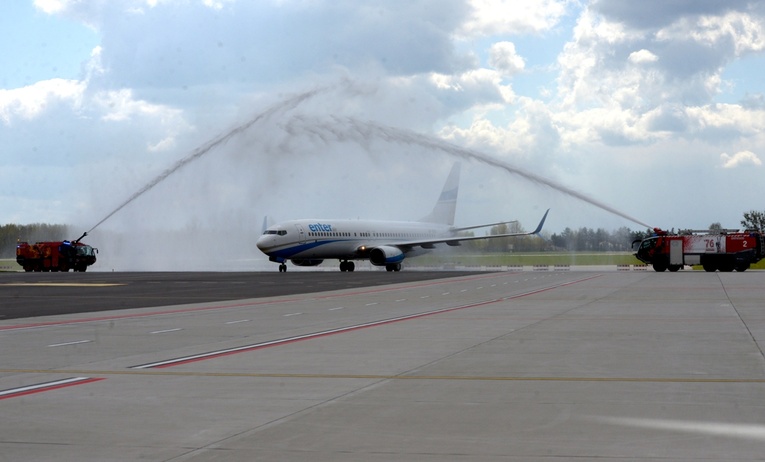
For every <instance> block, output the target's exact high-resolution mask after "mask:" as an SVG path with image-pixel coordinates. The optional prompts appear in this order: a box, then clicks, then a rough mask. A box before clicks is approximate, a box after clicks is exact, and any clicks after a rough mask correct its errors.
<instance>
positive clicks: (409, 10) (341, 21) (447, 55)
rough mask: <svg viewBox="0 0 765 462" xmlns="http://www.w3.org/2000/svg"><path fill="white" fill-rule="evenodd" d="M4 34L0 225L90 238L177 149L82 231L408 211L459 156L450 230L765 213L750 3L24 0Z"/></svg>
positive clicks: (686, 221)
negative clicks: (69, 228) (42, 225)
mask: <svg viewBox="0 0 765 462" xmlns="http://www.w3.org/2000/svg"><path fill="white" fill-rule="evenodd" d="M0 26H1V27H2V30H3V37H4V38H3V40H2V41H0V140H2V143H0V160H2V170H1V171H0V223H34V222H46V223H65V224H72V225H73V226H75V227H76V228H77V229H80V228H81V229H83V230H87V229H90V228H91V227H92V226H94V225H95V224H96V223H98V222H99V221H100V220H102V219H103V218H104V217H106V216H107V215H108V214H110V213H111V212H112V211H114V209H115V208H117V207H119V206H120V205H121V204H122V203H123V202H124V201H125V200H126V199H128V198H130V197H131V195H133V194H134V193H136V192H137V191H140V190H141V189H142V188H145V187H146V186H147V185H149V184H150V183H152V182H153V180H154V179H156V178H158V177H159V176H160V175H162V174H163V172H166V171H167V170H168V169H171V168H172V167H173V166H174V165H178V164H177V163H178V162H179V161H181V160H182V159H184V158H189V156H193V157H194V160H193V161H191V162H188V163H186V164H185V165H184V166H182V168H180V169H179V170H178V171H177V172H176V173H174V174H172V175H170V176H167V178H166V179H164V180H163V181H160V182H159V183H158V184H157V186H156V187H153V188H150V189H149V190H148V191H147V192H146V193H145V194H142V195H141V196H140V197H138V198H137V199H136V200H135V201H133V202H131V203H130V204H128V205H127V206H126V207H124V208H123V209H121V210H120V211H119V212H118V213H116V214H114V215H113V216H112V217H110V218H109V219H108V220H106V221H105V222H104V223H103V224H102V225H99V227H98V229H103V230H104V232H106V231H109V230H111V231H120V232H125V233H131V234H132V233H141V232H144V231H146V230H150V229H163V230H192V231H194V230H200V229H205V230H212V231H214V232H216V233H217V234H216V235H217V236H218V239H221V240H229V235H227V234H226V233H227V232H230V233H232V234H231V236H237V237H238V235H236V234H233V233H234V232H235V231H243V230H249V229H251V228H257V230H259V228H260V222H261V221H262V219H263V216H264V215H266V214H268V215H271V216H273V217H275V218H276V219H288V218H296V217H306V216H332V217H338V218H348V217H350V218H352V217H362V218H385V219H405V220H409V219H417V218H419V217H420V216H423V215H425V214H427V212H428V211H429V209H430V207H431V205H432V202H433V201H434V200H435V198H436V197H437V196H438V192H439V190H440V187H441V184H442V182H443V180H444V179H445V177H446V174H447V173H448V170H449V168H450V166H451V164H452V163H453V162H454V161H455V160H457V157H455V155H454V154H455V152H457V154H460V153H461V154H462V163H463V175H462V187H461V190H460V204H459V206H458V212H457V222H458V223H457V224H461V225H470V224H475V223H480V222H491V221H497V220H501V219H514V218H517V219H520V220H521V221H522V222H523V223H524V225H525V226H526V227H527V228H533V226H534V225H535V222H536V220H538V218H539V216H541V213H542V212H543V211H544V209H546V208H548V207H551V208H552V209H553V211H552V212H551V214H550V220H549V225H548V231H550V232H560V231H561V230H563V229H564V228H565V227H567V226H570V227H572V228H578V227H581V226H589V227H593V228H598V227H604V228H606V229H616V228H618V227H621V226H627V227H630V228H632V229H642V228H643V225H644V224H649V225H651V226H659V227H664V228H672V227H677V228H701V227H705V226H707V225H709V224H710V223H713V222H720V223H722V224H723V226H726V227H735V226H738V224H739V221H740V219H741V217H742V214H743V212H745V211H748V210H753V209H754V210H763V209H765V200H763V197H765V194H764V191H763V190H764V189H765V182H763V181H762V179H763V169H765V167H764V166H763V165H762V162H763V159H765V137H764V136H763V126H765V59H764V57H763V48H765V4H764V3H763V2H753V1H742V0H729V1H726V2H720V1H716V0H675V1H671V2H667V1H665V0H645V1H642V2H624V1H620V0H594V1H576V0H505V1H502V0H437V1H436V0H432V1H412V0H406V1H398V0H391V1H385V2H379V1H378V2H364V1H356V0H352V1H351V0H332V1H322V0H315V1H309V0H272V1H268V0H263V1H256V2H253V1H244V0H109V1H106V0H92V1H90V0H36V1H27V2H24V1H17V2H11V3H10V4H9V5H6V6H5V7H4V11H3V15H2V16H0ZM237 128H240V129H241V130H238V131H236V132H235V133H233V134H232V136H230V137H226V135H227V134H228V133H229V132H230V131H231V130H233V129H237ZM211 145H212V147H210V146H211ZM208 147H210V149H209V150H207V148H208ZM450 147H455V148H457V149H456V151H455V149H450ZM202 151H204V152H202ZM471 153H472V154H478V155H479V156H486V157H489V158H492V159H497V160H499V161H501V162H502V163H504V164H506V165H508V166H510V167H511V168H510V169H509V170H508V169H501V168H497V167H490V166H488V165H486V164H485V163H482V162H481V161H479V160H475V159H473V160H471V159H470V157H471ZM513 169H517V170H520V171H523V172H531V173H533V174H534V175H538V176H541V177H543V178H545V179H547V180H549V182H550V183H552V184H553V187H551V186H550V185H540V184H539V183H538V182H534V181H530V180H528V179H527V178H525V177H524V176H522V175H518V174H517V173H513V172H512V171H511V170H513ZM556 185H559V186H561V187H562V188H568V189H570V190H574V191H577V192H580V193H582V194H584V195H586V196H588V197H592V198H594V199H596V200H598V201H601V202H604V203H606V204H608V205H609V206H611V207H613V208H614V209H616V210H618V211H621V212H623V214H624V215H626V216H627V218H625V217H623V216H618V215H614V214H612V213H610V212H606V211H603V210H601V209H599V208H597V207H595V206H593V205H591V204H587V203H586V202H583V201H581V200H578V199H572V198H571V197H569V196H567V195H566V194H565V193H563V192H560V191H559V190H558V189H556V188H555V187H554V186H556Z"/></svg>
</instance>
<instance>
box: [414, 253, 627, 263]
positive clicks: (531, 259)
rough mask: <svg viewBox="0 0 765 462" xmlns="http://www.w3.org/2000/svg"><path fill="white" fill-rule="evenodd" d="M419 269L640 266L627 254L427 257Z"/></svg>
mask: <svg viewBox="0 0 765 462" xmlns="http://www.w3.org/2000/svg"><path fill="white" fill-rule="evenodd" d="M415 261H416V262H417V264H421V265H443V264H455V265H464V266H513V265H521V266H533V265H548V266H554V265H572V266H573V265H581V266H592V265H641V264H642V263H641V262H640V260H638V259H637V258H635V256H634V255H633V254H632V253H629V252H587V253H584V252H542V253H504V254H447V255H444V254H442V255H438V254H431V255H425V256H422V257H417V259H416V260H415Z"/></svg>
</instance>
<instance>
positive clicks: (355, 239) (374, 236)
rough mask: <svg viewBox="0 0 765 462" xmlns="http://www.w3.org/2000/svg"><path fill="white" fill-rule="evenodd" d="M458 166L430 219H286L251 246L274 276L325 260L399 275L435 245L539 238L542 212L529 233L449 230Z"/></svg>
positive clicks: (344, 266)
mask: <svg viewBox="0 0 765 462" xmlns="http://www.w3.org/2000/svg"><path fill="white" fill-rule="evenodd" d="M459 176H460V164H459V163H455V164H454V166H453V167H452V170H451V172H450V173H449V176H448V177H447V179H446V183H445V184H444V188H443V190H442V191H441V195H440V197H439V198H438V201H437V202H436V205H435V206H434V207H433V210H432V211H431V213H430V214H429V215H427V216H426V217H424V218H422V219H421V220H419V221H416V222H408V221H372V220H347V219H345V220H331V219H302V220H291V221H285V222H282V223H278V224H275V225H272V226H267V223H268V220H269V219H268V218H266V219H265V220H264V222H263V223H264V224H263V227H264V231H263V234H262V235H261V236H260V237H259V238H258V240H257V242H256V245H257V246H258V249H260V251H261V252H263V253H264V254H266V255H267V256H268V259H269V260H270V261H272V262H276V263H279V272H280V273H281V272H286V271H287V264H286V262H287V260H290V261H291V262H292V264H294V265H296V266H317V265H320V264H321V263H322V262H323V261H324V260H326V259H337V260H339V261H340V271H344V272H345V271H349V272H350V271H353V270H354V269H355V266H356V265H355V264H354V260H369V262H370V263H371V264H372V265H375V266H380V267H382V266H384V267H385V269H386V270H387V271H401V262H402V261H404V258H407V257H416V256H419V255H422V254H425V253H428V252H429V251H431V250H432V249H435V247H436V244H446V245H448V246H459V245H460V243H461V242H463V241H472V240H478V239H496V238H500V237H514V236H531V235H535V234H539V232H540V231H541V230H542V226H543V225H544V223H545V220H546V219H547V214H548V213H549V212H550V209H547V211H546V212H545V214H544V216H543V217H542V220H541V221H540V222H539V225H538V226H537V228H536V229H535V230H534V231H532V232H530V233H507V234H495V235H490V236H460V235H458V234H457V233H459V232H460V231H467V230H470V229H478V228H486V227H489V226H495V225H501V224H507V223H515V221H503V222H498V223H489V224H484V225H476V226H468V227H461V228H456V227H454V226H453V225H454V213H455V211H456V208H457V193H458V191H459Z"/></svg>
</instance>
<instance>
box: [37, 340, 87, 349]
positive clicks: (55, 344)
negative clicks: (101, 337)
mask: <svg viewBox="0 0 765 462" xmlns="http://www.w3.org/2000/svg"><path fill="white" fill-rule="evenodd" d="M92 341H93V340H78V341H76V342H66V343H54V344H53V345H48V347H60V346H67V345H79V344H81V343H90V342H92Z"/></svg>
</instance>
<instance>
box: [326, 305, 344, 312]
mask: <svg viewBox="0 0 765 462" xmlns="http://www.w3.org/2000/svg"><path fill="white" fill-rule="evenodd" d="M343 308H344V307H342V306H338V307H337V308H330V309H329V311H335V310H342V309H343Z"/></svg>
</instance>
